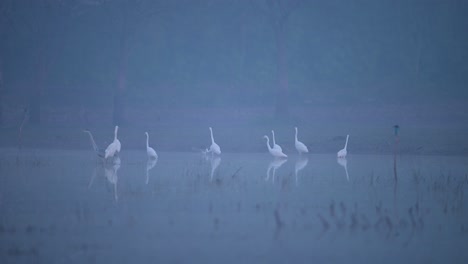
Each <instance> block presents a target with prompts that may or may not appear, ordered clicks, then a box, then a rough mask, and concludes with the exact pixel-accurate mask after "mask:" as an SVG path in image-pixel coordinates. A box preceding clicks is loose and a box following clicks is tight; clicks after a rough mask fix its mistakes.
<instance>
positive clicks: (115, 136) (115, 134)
mask: <svg viewBox="0 0 468 264" xmlns="http://www.w3.org/2000/svg"><path fill="white" fill-rule="evenodd" d="M118 130H119V129H118V128H115V130H114V140H117V131H118Z"/></svg>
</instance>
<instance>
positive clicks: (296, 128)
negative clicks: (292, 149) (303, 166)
mask: <svg viewBox="0 0 468 264" xmlns="http://www.w3.org/2000/svg"><path fill="white" fill-rule="evenodd" d="M295 140H296V142H297V128H296V137H295Z"/></svg>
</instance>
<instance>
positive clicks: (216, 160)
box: [210, 156, 221, 181]
mask: <svg viewBox="0 0 468 264" xmlns="http://www.w3.org/2000/svg"><path fill="white" fill-rule="evenodd" d="M220 163H221V157H219V156H216V157H211V159H210V165H211V173H210V181H212V180H213V175H214V172H215V170H216V168H218V166H219V164H220Z"/></svg>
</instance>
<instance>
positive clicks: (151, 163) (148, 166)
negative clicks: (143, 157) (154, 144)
mask: <svg viewBox="0 0 468 264" xmlns="http://www.w3.org/2000/svg"><path fill="white" fill-rule="evenodd" d="M156 163H158V158H153V159H148V161H147V162H146V184H148V182H149V171H150V170H151V169H152V168H154V166H156Z"/></svg>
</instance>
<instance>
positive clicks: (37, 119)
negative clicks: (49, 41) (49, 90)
mask: <svg viewBox="0 0 468 264" xmlns="http://www.w3.org/2000/svg"><path fill="white" fill-rule="evenodd" d="M45 56H46V55H45V51H41V52H40V54H39V59H38V63H37V67H38V68H37V77H36V82H35V83H34V84H33V86H32V87H31V89H32V92H31V98H30V101H29V113H30V119H29V120H30V122H31V124H34V125H40V124H41V121H42V120H41V108H42V93H43V90H44V85H45V80H46V75H47V71H48V69H47V68H48V67H47V63H46V58H45Z"/></svg>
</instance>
